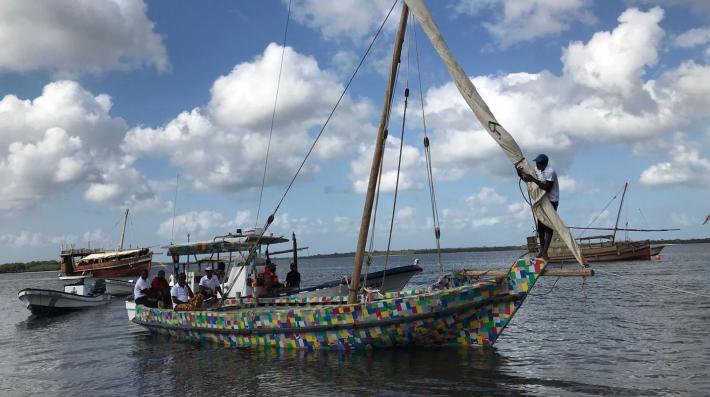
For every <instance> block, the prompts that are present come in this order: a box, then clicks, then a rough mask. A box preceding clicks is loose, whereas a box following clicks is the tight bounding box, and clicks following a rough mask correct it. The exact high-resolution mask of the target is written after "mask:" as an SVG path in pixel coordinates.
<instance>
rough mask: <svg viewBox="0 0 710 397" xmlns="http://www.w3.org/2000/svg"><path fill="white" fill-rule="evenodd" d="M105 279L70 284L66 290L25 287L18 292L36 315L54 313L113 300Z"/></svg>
mask: <svg viewBox="0 0 710 397" xmlns="http://www.w3.org/2000/svg"><path fill="white" fill-rule="evenodd" d="M105 292H106V284H105V283H104V280H103V279H95V280H93V282H84V280H82V281H81V282H79V283H74V284H69V285H65V286H64V291H57V290H51V289H39V288H25V289H22V290H20V292H18V293H17V297H18V298H19V299H20V300H21V301H23V302H25V304H26V305H27V309H29V310H30V311H31V312H32V314H35V315H54V314H61V313H65V312H70V311H74V310H81V309H87V308H90V307H95V306H103V305H105V304H107V303H109V302H110V301H111V296H110V295H107V294H106V293H105Z"/></svg>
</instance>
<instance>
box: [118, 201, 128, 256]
mask: <svg viewBox="0 0 710 397" xmlns="http://www.w3.org/2000/svg"><path fill="white" fill-rule="evenodd" d="M126 223H128V208H126V214H125V215H124V216H123V229H121V244H120V245H119V246H118V250H119V251H121V250H122V249H123V238H124V237H126Z"/></svg>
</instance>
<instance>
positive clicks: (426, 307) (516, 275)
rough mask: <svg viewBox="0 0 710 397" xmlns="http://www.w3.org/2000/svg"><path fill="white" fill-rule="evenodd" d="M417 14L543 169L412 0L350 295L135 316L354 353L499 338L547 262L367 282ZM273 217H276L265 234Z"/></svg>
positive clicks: (229, 336) (538, 209)
mask: <svg viewBox="0 0 710 397" xmlns="http://www.w3.org/2000/svg"><path fill="white" fill-rule="evenodd" d="M410 11H411V13H412V14H413V15H414V17H415V18H416V19H417V20H418V22H419V24H420V25H421V26H422V27H423V29H424V31H425V32H426V34H427V36H428V37H429V39H430V41H431V42H432V44H433V46H434V48H435V49H436V51H437V52H438V54H439V56H440V57H441V58H442V59H443V60H444V63H445V64H446V66H447V68H448V70H449V73H450V74H451V75H452V77H453V79H454V81H455V82H456V85H457V87H458V89H459V91H460V92H461V93H462V95H463V97H464V99H465V100H466V102H467V103H468V104H469V106H470V107H471V109H472V110H473V112H474V113H475V115H476V116H477V118H478V119H479V121H480V122H481V124H482V125H483V126H484V128H485V129H486V131H487V132H488V133H489V134H490V135H491V136H492V137H493V138H494V139H495V140H496V142H498V143H499V145H500V146H501V148H502V149H503V150H504V152H505V153H506V155H508V157H509V158H510V160H511V162H512V163H513V165H514V166H515V167H516V168H518V169H520V170H521V172H525V173H527V174H531V173H532V172H533V170H532V167H531V166H530V164H529V163H528V162H527V161H526V160H525V158H524V157H523V155H522V151H521V150H520V148H519V147H518V145H517V143H515V141H514V140H513V138H512V136H511V135H510V134H509V133H508V132H507V131H506V130H505V129H504V128H503V127H502V126H501V125H500V124H499V123H498V122H497V121H496V119H495V118H494V117H493V114H492V113H491V111H490V110H489V109H488V106H487V105H486V104H485V102H484V101H483V99H482V98H481V97H480V96H479V95H478V92H476V89H475V87H474V86H473V83H472V82H471V81H470V79H469V78H468V77H467V75H466V74H465V73H464V71H463V69H462V68H461V67H460V65H459V64H458V62H457V61H456V60H455V59H454V57H453V55H452V54H451V52H450V51H449V49H448V46H447V45H446V43H445V42H444V39H443V37H442V36H441V32H440V31H439V28H438V26H437V25H436V24H435V22H434V21H433V19H432V17H431V15H430V13H429V11H428V9H427V7H426V6H425V5H424V3H423V2H422V1H421V0H405V1H404V4H403V6H402V11H401V15H400V20H399V24H398V27H397V34H396V39H395V47H394V51H393V54H392V66H391V69H390V75H389V79H388V83H387V87H386V95H385V101H384V103H385V104H384V109H383V112H382V114H383V117H382V119H381V122H380V127H379V130H378V134H377V140H376V144H375V152H374V154H373V162H372V168H371V173H370V179H369V182H368V190H367V194H366V197H365V205H364V210H363V216H362V224H361V228H360V234H359V239H358V243H357V251H356V255H355V260H354V263H353V272H352V276H351V284H350V286H349V294H348V296H347V297H345V296H324V297H299V296H287V297H270V298H256V297H253V296H251V297H250V296H246V297H239V298H230V299H226V300H224V301H223V302H221V304H219V305H217V306H215V307H213V308H205V309H198V310H194V311H174V310H172V309H156V308H148V307H145V306H142V305H136V306H135V308H134V310H135V316H134V317H133V320H132V321H133V322H134V323H136V324H138V325H141V326H143V327H145V328H147V329H148V330H150V331H151V332H154V333H160V334H165V335H170V336H171V337H173V338H175V339H181V340H188V341H197V342H213V343H216V344H218V345H220V346H225V347H257V346H268V347H279V348H284V349H307V350H315V349H342V350H349V349H377V348H388V347H393V346H490V345H492V344H493V343H495V342H496V341H497V340H498V338H499V337H500V335H501V334H502V333H503V331H504V330H505V328H506V327H507V326H508V325H509V323H510V321H511V319H512V318H513V316H514V315H515V313H516V312H517V310H518V309H519V308H520V306H521V305H522V303H523V301H524V300H525V298H526V297H527V295H528V293H529V292H530V290H531V289H532V288H533V287H534V285H535V283H536V281H537V280H538V278H539V277H540V276H541V275H542V274H543V272H544V271H545V266H546V262H545V261H544V260H543V259H541V258H534V257H525V258H521V259H519V260H517V261H515V262H514V263H513V264H512V265H511V267H510V268H509V269H507V271H506V272H505V274H504V275H503V276H502V277H496V278H490V279H488V278H486V279H484V278H480V277H477V276H468V275H467V274H466V273H464V272H458V273H452V274H445V275H443V276H442V277H440V279H439V281H438V282H437V283H436V284H434V285H432V286H430V287H429V288H426V289H419V290H405V291H399V292H390V293H382V292H380V291H373V290H371V289H362V288H361V286H360V276H361V270H362V265H363V262H364V258H365V246H366V240H367V237H368V234H369V227H370V219H371V215H372V208H373V202H374V196H375V190H376V186H377V182H378V177H379V172H378V170H379V169H380V166H381V161H382V154H383V151H384V141H385V139H384V138H385V137H386V126H387V115H388V114H389V112H390V106H391V103H392V100H391V99H392V95H393V87H394V83H395V78H396V77H395V75H396V72H397V69H398V66H399V59H400V54H401V51H402V43H403V41H404V33H405V30H406V28H407V23H408V18H409V15H410ZM528 190H529V193H530V194H531V197H532V198H533V200H532V207H533V211H534V212H535V213H536V215H537V217H538V218H539V219H541V220H542V221H543V222H544V223H546V224H549V225H550V226H551V227H553V228H554V229H555V230H557V231H558V233H559V234H560V235H562V236H563V237H564V238H565V241H566V242H567V243H568V244H570V249H571V250H572V252H575V253H577V257H578V259H579V262H580V264H581V263H582V257H581V254H580V253H579V249H578V248H577V246H576V244H575V242H574V240H573V239H572V238H571V234H570V233H569V230H568V229H567V228H566V226H565V225H564V224H563V223H562V221H561V220H560V218H559V216H558V215H557V213H556V212H555V211H554V208H553V207H552V205H551V203H550V201H549V199H548V198H547V196H546V195H545V192H544V191H542V190H540V189H539V188H537V186H536V185H534V184H528ZM276 210H278V206H277V208H276ZM273 220H274V215H273V214H272V215H271V216H269V219H268V220H267V222H266V224H265V227H264V228H263V230H262V231H261V236H264V234H265V233H266V229H267V228H268V226H269V225H270V224H271V223H272V222H273ZM251 256H252V255H250V257H251Z"/></svg>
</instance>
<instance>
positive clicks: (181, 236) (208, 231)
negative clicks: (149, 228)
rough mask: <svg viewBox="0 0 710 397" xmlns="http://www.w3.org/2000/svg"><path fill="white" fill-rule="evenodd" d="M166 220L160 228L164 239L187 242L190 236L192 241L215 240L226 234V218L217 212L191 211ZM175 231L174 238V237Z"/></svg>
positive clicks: (159, 231)
mask: <svg viewBox="0 0 710 397" xmlns="http://www.w3.org/2000/svg"><path fill="white" fill-rule="evenodd" d="M174 223H175V227H174V229H173V218H169V219H166V220H165V221H163V222H162V223H161V224H160V226H159V227H158V235H159V236H161V237H163V238H171V237H172V238H174V239H175V241H186V240H187V234H188V233H189V234H190V241H198V240H200V239H207V238H213V237H214V236H216V235H220V234H224V216H223V215H222V214H220V213H219V212H216V211H208V210H205V211H190V212H187V213H184V214H178V215H176V216H175V220H174ZM173 230H174V236H173Z"/></svg>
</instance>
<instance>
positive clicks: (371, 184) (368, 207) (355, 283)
mask: <svg viewBox="0 0 710 397" xmlns="http://www.w3.org/2000/svg"><path fill="white" fill-rule="evenodd" d="M408 13H409V8H408V7H407V5H406V4H402V13H401V14H400V17H399V25H398V26H397V36H396V38H395V45H394V50H393V51H392V66H391V67H390V75H389V79H388V80H387V88H386V89H385V99H384V104H383V106H382V115H381V118H380V127H379V129H378V130H377V140H376V141H375V153H374V154H373V155H372V167H371V168H370V180H369V181H368V184H367V194H366V195H365V207H364V209H363V211H362V221H361V222H360V234H359V235H358V239H357V249H356V250H355V261H354V262H353V274H352V277H351V281H350V291H349V292H348V303H351V304H352V303H355V301H356V300H357V293H358V291H359V290H360V273H361V270H362V262H363V259H364V258H365V245H366V244H367V235H368V233H369V231H370V218H371V217H372V205H373V203H374V201H375V189H376V188H377V180H378V178H379V171H380V164H381V163H382V154H383V152H384V147H385V140H387V120H388V119H389V117H388V116H389V113H390V107H391V104H392V94H393V91H394V84H395V80H396V76H397V67H398V66H399V58H400V55H401V54H402V43H404V32H405V31H406V29H407V15H408Z"/></svg>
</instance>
